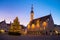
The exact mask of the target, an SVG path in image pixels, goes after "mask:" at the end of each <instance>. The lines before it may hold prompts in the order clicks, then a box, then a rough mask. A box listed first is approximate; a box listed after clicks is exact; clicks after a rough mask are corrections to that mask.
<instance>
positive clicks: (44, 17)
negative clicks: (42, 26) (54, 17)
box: [30, 14, 51, 24]
mask: <svg viewBox="0 0 60 40" xmlns="http://www.w3.org/2000/svg"><path fill="white" fill-rule="evenodd" d="M50 17H51V14H49V15H46V16H43V17H40V18H37V19H34V20H32V21H31V22H30V24H31V23H35V22H36V21H37V20H40V21H46V20H47V19H49V18H50Z"/></svg>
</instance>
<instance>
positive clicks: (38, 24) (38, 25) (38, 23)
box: [36, 20, 40, 28]
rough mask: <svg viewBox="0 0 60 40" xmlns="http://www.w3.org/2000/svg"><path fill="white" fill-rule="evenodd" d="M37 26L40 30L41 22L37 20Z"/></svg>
mask: <svg viewBox="0 0 60 40" xmlns="http://www.w3.org/2000/svg"><path fill="white" fill-rule="evenodd" d="M36 26H37V27H38V28H39V27H40V22H39V20H37V24H36Z"/></svg>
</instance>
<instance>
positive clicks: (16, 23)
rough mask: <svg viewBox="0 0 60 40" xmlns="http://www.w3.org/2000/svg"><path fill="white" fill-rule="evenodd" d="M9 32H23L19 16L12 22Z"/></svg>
mask: <svg viewBox="0 0 60 40" xmlns="http://www.w3.org/2000/svg"><path fill="white" fill-rule="evenodd" d="M9 33H12V34H17V33H21V27H20V23H19V21H18V17H16V18H15V19H14V21H13V23H12V24H11V27H10V29H9Z"/></svg>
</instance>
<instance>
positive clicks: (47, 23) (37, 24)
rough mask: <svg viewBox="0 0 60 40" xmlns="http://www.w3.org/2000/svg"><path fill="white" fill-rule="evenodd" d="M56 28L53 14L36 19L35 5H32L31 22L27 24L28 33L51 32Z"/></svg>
mask: <svg viewBox="0 0 60 40" xmlns="http://www.w3.org/2000/svg"><path fill="white" fill-rule="evenodd" d="M53 29H54V21H53V18H52V16H51V14H49V15H46V16H43V17H40V18H36V19H34V11H33V6H32V7H31V13H30V22H29V23H28V25H27V34H31V35H32V34H36V35H38V34H43V33H49V32H50V31H51V32H52V30H53Z"/></svg>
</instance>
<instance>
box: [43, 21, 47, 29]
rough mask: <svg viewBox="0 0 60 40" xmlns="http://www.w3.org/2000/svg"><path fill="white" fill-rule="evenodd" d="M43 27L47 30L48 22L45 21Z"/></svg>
mask: <svg viewBox="0 0 60 40" xmlns="http://www.w3.org/2000/svg"><path fill="white" fill-rule="evenodd" d="M42 25H43V27H44V30H45V28H46V26H47V22H43V24H42Z"/></svg>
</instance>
